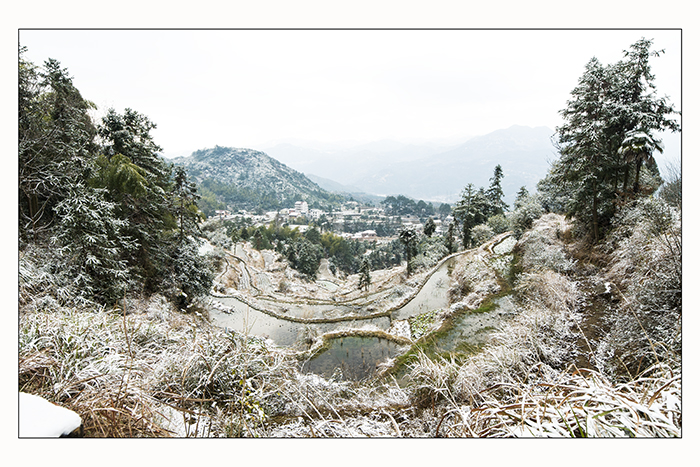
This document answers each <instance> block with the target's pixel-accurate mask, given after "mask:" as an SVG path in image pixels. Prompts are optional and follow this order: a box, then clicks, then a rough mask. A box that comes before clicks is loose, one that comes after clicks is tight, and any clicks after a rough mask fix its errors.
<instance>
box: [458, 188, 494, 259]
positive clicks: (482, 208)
mask: <svg viewBox="0 0 700 467" xmlns="http://www.w3.org/2000/svg"><path fill="white" fill-rule="evenodd" d="M488 208H489V203H488V200H487V199H486V194H485V192H484V189H483V188H479V189H478V190H475V189H474V185H472V184H471V183H469V184H467V186H466V187H465V188H464V190H463V191H462V199H461V200H460V201H459V202H458V203H457V204H456V205H455V208H454V214H455V217H456V218H457V219H459V220H460V222H461V223H462V244H463V246H464V248H465V249H468V248H471V247H472V235H471V229H472V228H473V227H474V226H476V225H479V224H481V223H483V222H485V221H486V219H487V218H488V217H487V213H488V211H489V209H488Z"/></svg>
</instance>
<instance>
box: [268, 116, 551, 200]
mask: <svg viewBox="0 0 700 467" xmlns="http://www.w3.org/2000/svg"><path fill="white" fill-rule="evenodd" d="M553 134H554V131H553V130H551V129H549V128H547V127H536V128H531V127H525V126H518V125H515V126H512V127H510V128H507V129H502V130H497V131H494V132H491V133H489V134H487V135H483V136H477V137H474V138H472V139H470V140H468V141H466V142H464V143H462V144H459V145H456V146H452V147H445V146H440V145H437V144H404V143H399V142H395V141H389V140H384V141H377V142H374V143H370V144H364V145H359V146H355V147H352V148H349V149H337V150H329V149H327V150H321V149H314V148H311V147H302V146H298V145H295V144H278V145H276V146H273V147H270V148H266V150H265V152H266V153H267V154H268V155H269V156H271V157H272V158H274V159H277V160H279V161H280V162H282V163H284V164H286V165H288V166H290V167H292V168H294V169H296V170H298V171H300V172H303V173H304V174H305V175H307V177H309V178H310V179H311V180H313V181H314V182H316V183H317V184H318V185H319V186H321V187H322V188H324V189H325V190H328V191H334V192H345V193H352V194H355V193H368V194H372V195H377V196H388V195H398V194H403V195H405V196H409V197H411V198H415V199H423V200H426V201H437V202H448V203H452V202H455V201H457V200H458V199H459V198H460V193H461V191H462V189H463V188H464V187H465V186H466V185H467V184H468V183H472V184H474V185H475V186H476V187H477V188H478V187H480V186H483V187H488V185H489V178H490V177H491V176H492V175H493V169H494V167H495V166H496V165H497V164H500V165H501V167H502V169H503V173H504V178H503V180H502V181H501V185H502V187H503V192H504V195H505V202H506V203H508V204H509V205H512V203H513V200H514V199H515V194H516V193H517V191H518V190H519V189H520V187H521V186H523V185H524V186H526V187H527V188H528V190H530V191H531V192H534V191H535V189H536V184H537V182H538V181H539V180H540V179H541V178H543V177H544V176H545V174H546V173H547V170H548V169H549V162H550V161H551V160H553V159H555V158H556V150H555V148H554V146H553V144H552V142H551V137H552V135H553Z"/></svg>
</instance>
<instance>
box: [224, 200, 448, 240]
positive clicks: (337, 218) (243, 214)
mask: <svg viewBox="0 0 700 467" xmlns="http://www.w3.org/2000/svg"><path fill="white" fill-rule="evenodd" d="M322 216H325V221H327V222H328V223H330V224H331V226H332V227H333V231H335V232H343V233H341V234H339V235H341V236H343V237H345V238H348V239H355V240H372V241H376V240H378V236H377V232H376V231H374V230H362V231H357V232H354V233H347V232H346V231H347V230H348V229H346V228H343V227H344V226H346V225H347V224H348V223H351V224H354V223H358V224H359V223H360V222H362V224H363V225H366V224H367V223H371V222H387V221H388V220H389V217H388V216H387V215H386V214H385V212H384V209H382V208H381V207H374V206H363V205H361V204H360V203H358V202H356V201H348V202H346V203H344V204H343V205H342V208H341V209H340V210H339V211H333V212H325V211H322V210H320V209H309V205H308V203H307V202H306V201H297V202H296V203H295V204H294V208H287V209H280V210H279V211H269V212H267V213H265V214H263V215H253V214H251V213H248V212H247V211H244V210H241V211H238V212H237V213H235V214H232V213H231V211H228V210H217V211H216V214H215V215H214V216H213V218H216V219H236V218H248V219H250V220H251V221H252V223H253V225H255V226H260V225H268V224H270V223H272V222H277V223H282V224H289V225H294V226H295V227H297V228H298V229H299V231H300V232H304V231H306V230H308V229H309V228H310V227H309V225H308V224H309V223H310V222H317V221H319V220H320V219H321V218H322ZM424 221H425V219H423V220H421V219H420V218H419V217H417V216H414V215H410V216H402V217H401V223H402V225H403V226H404V227H411V228H413V229H415V230H416V231H418V232H421V231H422V230H423V226H424ZM433 221H434V222H435V227H436V230H435V233H436V234H438V235H440V234H442V232H443V231H444V230H446V226H447V225H448V224H449V222H451V221H452V219H451V216H448V217H447V218H446V219H444V220H440V219H437V218H433ZM350 230H352V229H350Z"/></svg>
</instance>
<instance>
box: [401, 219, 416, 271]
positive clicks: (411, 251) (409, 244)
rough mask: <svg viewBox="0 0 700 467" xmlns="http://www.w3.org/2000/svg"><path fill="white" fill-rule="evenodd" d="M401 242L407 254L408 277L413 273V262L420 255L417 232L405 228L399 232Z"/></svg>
mask: <svg viewBox="0 0 700 467" xmlns="http://www.w3.org/2000/svg"><path fill="white" fill-rule="evenodd" d="M399 240H400V241H401V244H402V245H403V246H404V252H405V254H406V275H407V276H410V275H411V273H412V272H413V270H412V269H413V268H412V265H411V260H412V259H413V257H414V256H415V255H416V254H417V253H418V251H417V250H418V235H417V234H416V231H415V230H413V229H412V228H410V227H407V228H403V229H401V231H400V232H399Z"/></svg>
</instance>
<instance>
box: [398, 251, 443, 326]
mask: <svg viewBox="0 0 700 467" xmlns="http://www.w3.org/2000/svg"><path fill="white" fill-rule="evenodd" d="M455 261H456V259H455V258H450V259H448V260H447V261H445V262H444V263H443V264H442V266H440V268H438V270H437V271H435V273H434V274H433V275H432V276H431V277H430V278H429V279H428V281H427V282H426V283H425V285H424V286H423V288H422V289H421V290H420V292H418V294H416V296H415V297H413V299H411V301H410V302H408V303H406V304H405V305H404V306H402V307H401V308H399V309H398V310H395V311H394V312H393V313H392V318H393V319H398V320H401V319H408V318H411V317H413V316H417V315H420V314H422V313H425V312H427V311H432V310H437V309H440V308H446V307H448V306H449V304H450V303H449V301H450V298H449V290H450V273H451V272H452V268H453V267H454V263H455Z"/></svg>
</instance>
